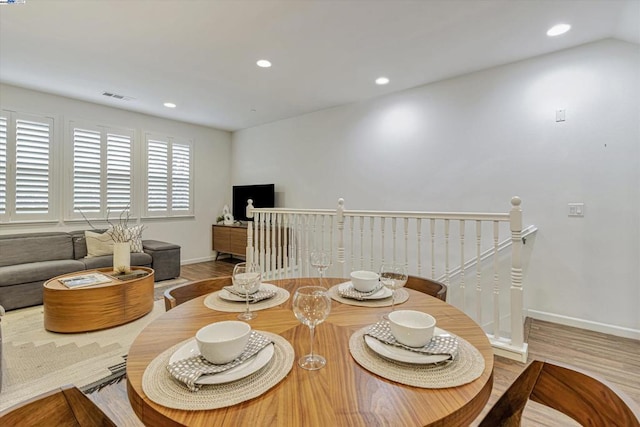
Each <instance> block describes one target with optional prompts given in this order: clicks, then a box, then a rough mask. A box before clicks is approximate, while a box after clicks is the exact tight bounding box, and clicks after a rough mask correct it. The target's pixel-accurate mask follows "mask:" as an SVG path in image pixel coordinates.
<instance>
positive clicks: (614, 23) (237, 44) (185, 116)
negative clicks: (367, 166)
mask: <svg viewBox="0 0 640 427" xmlns="http://www.w3.org/2000/svg"><path fill="white" fill-rule="evenodd" d="M558 22H567V23H569V24H571V25H572V27H573V28H572V30H571V31H570V32H569V33H567V34H565V35H563V36H559V37H556V38H549V37H547V36H546V34H545V33H546V30H547V29H548V28H549V27H550V26H552V25H553V24H556V23H558ZM608 37H615V38H619V39H622V40H626V41H630V42H634V43H639V44H640V0H629V1H618V0H553V1H552V0H423V1H403V0H386V1H385V0H341V1H340V0H332V1H330V0H298V1H294V0H290V1H269V0H263V1H259V0H254V1H241V0H238V1H223V0H210V1H204V0H202V1H200V0H182V1H179V0H157V1H151V0H128V1H125V0H112V1H106V0H102V1H99V0H84V1H78V0H26V4H23V5H0V82H3V83H7V84H11V85H16V86H22V87H27V88H31V89H36V90H42V91H45V92H51V93H55V94H59V95H64V96H68V97H71V98H77V99H81V100H85V101H91V102H95V103H99V104H105V105H110V106H113V107H117V108H124V109H127V110H132V111H138V112H143V113H147V114H151V115H156V116H161V117H167V118H172V119H176V120H181V121H186V122H190V123H196V124H202V125H206V126H211V127H215V128H219V129H225V130H230V131H233V130H237V129H242V128H246V127H251V126H255V125H258V124H263V123H268V122H271V121H275V120H279V119H283V118H287V117H293V116H297V115H300V114H304V113H308V112H312V111H316V110H320V109H324V108H329V107H333V106H337V105H341V104H345V103H351V102H357V101H361V100H365V99H369V98H372V97H376V96H379V95H382V94H386V93H390V92H395V91H399V90H403V89H408V88H411V87H415V86H420V85H423V84H426V83H429V82H433V81H437V80H442V79H445V78H448V77H452V76H456V75H460V74H465V73H469V72H472V71H477V70H481V69H485V68H489V67H493V66H496V65H500V64H505V63H509V62H513V61H517V60H521V59H524V58H529V57H532V56H535V55H540V54H544V53H549V52H553V51H557V50H560V49H565V48H568V47H571V46H576V45H580V44H583V43H588V42H592V41H595V40H599V39H603V38H608ZM261 58H266V59H269V60H270V61H271V62H272V63H273V67H271V68H269V69H261V68H258V67H257V66H256V65H255V62H256V60H258V59H261ZM382 75H384V76H387V77H389V78H390V79H391V83H390V84H388V85H386V86H377V85H375V84H374V80H375V78H377V77H379V76H382ZM104 91H108V92H113V93H116V94H120V95H125V96H128V97H132V98H134V99H132V100H129V101H124V100H115V99H113V98H107V97H105V96H103V95H102V93H103V92H104ZM165 101H171V102H174V103H176V104H177V105H178V108H176V109H167V108H165V107H163V105H162V104H163V102H165ZM252 110H254V111H252Z"/></svg>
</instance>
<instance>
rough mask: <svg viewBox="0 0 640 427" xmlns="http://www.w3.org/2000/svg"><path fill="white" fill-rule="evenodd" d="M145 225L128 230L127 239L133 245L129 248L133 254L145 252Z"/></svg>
mask: <svg viewBox="0 0 640 427" xmlns="http://www.w3.org/2000/svg"><path fill="white" fill-rule="evenodd" d="M143 227H144V226H143V225H142V224H140V225H136V226H135V227H129V228H128V229H127V237H128V238H129V241H130V242H131V244H130V245H129V247H130V248H131V252H144V251H143V250H142V230H143Z"/></svg>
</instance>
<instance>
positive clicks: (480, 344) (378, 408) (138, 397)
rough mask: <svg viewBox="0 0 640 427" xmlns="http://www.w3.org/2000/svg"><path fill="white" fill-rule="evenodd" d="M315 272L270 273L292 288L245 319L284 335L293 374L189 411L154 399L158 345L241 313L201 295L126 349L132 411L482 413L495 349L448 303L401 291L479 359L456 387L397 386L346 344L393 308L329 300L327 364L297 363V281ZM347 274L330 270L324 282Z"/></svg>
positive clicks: (461, 420)
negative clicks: (150, 374) (148, 383)
mask: <svg viewBox="0 0 640 427" xmlns="http://www.w3.org/2000/svg"><path fill="white" fill-rule="evenodd" d="M319 280H320V279H317V278H296V279H283V280H270V281H269V283H272V284H274V285H277V286H279V287H282V288H284V289H286V290H287V291H289V292H290V293H291V298H289V299H288V300H287V301H286V302H285V303H283V304H281V305H279V306H277V307H273V308H269V309H266V310H261V311H258V312H257V313H258V317H257V318H255V319H253V320H251V321H250V322H249V323H250V324H251V326H252V328H253V329H255V330H262V331H268V332H271V333H275V334H278V335H280V336H282V337H283V338H285V339H286V340H287V341H288V342H289V343H291V345H292V346H293V348H294V351H295V354H296V362H294V365H293V368H292V369H291V371H290V372H289V374H288V375H287V376H286V378H284V379H283V380H282V381H281V382H280V383H278V384H277V385H276V386H275V387H273V388H271V389H270V390H268V391H267V392H266V393H264V394H262V395H261V396H259V397H257V398H254V399H251V400H248V401H245V402H242V403H239V404H236V405H233V406H229V407H225V408H220V409H214V410H199V411H187V410H178V409H171V408H168V407H165V406H162V405H159V404H157V403H154V402H153V401H151V400H150V399H149V398H148V397H147V396H146V395H145V393H144V391H143V388H142V377H143V373H144V371H145V369H146V368H147V366H148V365H149V363H150V362H152V361H153V359H154V358H156V357H157V356H158V355H159V354H160V353H162V352H164V351H165V350H167V349H168V348H170V347H171V346H173V345H175V344H177V343H179V342H181V341H184V340H186V339H188V338H190V337H193V336H195V333H196V331H197V330H198V329H200V328H201V327H203V326H205V325H207V324H209V323H213V322H217V321H222V320H232V319H235V318H236V316H237V314H238V313H229V312H221V311H215V310H212V309H210V308H208V307H206V306H205V304H204V300H205V297H206V296H202V297H198V298H195V299H192V300H190V301H187V302H185V303H183V304H181V305H178V306H177V307H175V308H173V309H171V310H169V311H168V312H166V313H164V314H163V315H161V316H160V317H158V318H157V319H155V320H154V321H153V322H151V323H150V324H149V325H148V326H147V327H146V328H145V329H144V330H143V331H142V332H141V333H140V335H138V337H137V338H136V340H135V341H134V343H133V344H132V346H131V348H130V351H129V354H128V357H127V391H128V395H129V401H130V402H131V405H132V407H133V410H134V411H135V413H136V415H137V416H138V417H139V418H140V420H142V422H143V423H144V424H145V425H148V426H174V425H189V426H205V425H207V426H244V425H265V426H377V425H384V426H389V425H396V426H466V425H469V424H470V423H471V422H472V421H473V420H474V419H475V418H476V417H477V416H478V414H479V413H480V412H481V411H482V409H483V407H484V406H485V404H486V402H487V401H488V399H489V396H490V394H491V389H492V386H493V351H492V348H491V345H490V343H489V340H488V339H487V336H486V334H485V333H484V331H483V330H482V329H481V328H480V326H478V324H477V323H475V322H474V321H473V320H472V319H471V318H469V317H468V316H467V315H465V314H464V313H463V312H462V311H460V310H458V309H457V308H455V307H454V306H452V305H450V304H447V303H445V302H443V301H441V300H439V299H436V298H433V297H431V296H429V295H426V294H423V293H420V292H417V291H415V290H412V289H406V291H408V292H409V299H408V300H407V301H406V302H404V303H402V304H400V305H398V306H397V309H413V310H420V311H424V312H428V313H430V314H431V315H433V316H434V317H435V318H436V320H437V324H438V327H440V328H442V329H445V330H447V331H449V332H450V333H453V334H455V335H458V336H459V337H462V338H464V339H465V340H467V341H468V342H469V343H470V344H471V345H473V346H474V347H475V348H476V349H477V350H478V351H479V352H480V353H481V354H482V357H483V358H484V371H483V372H482V374H481V375H480V377H479V378H477V379H475V380H473V381H472V382H470V383H467V384H465V385H462V386H458V387H449V388H436V389H427V388H420V387H412V386H407V385H403V384H399V383H396V382H393V381H390V380H387V379H385V378H382V377H380V376H378V375H376V374H373V373H371V372H369V371H368V370H366V369H364V368H363V367H361V366H360V365H359V364H358V363H357V362H356V361H355V360H354V359H353V358H352V356H351V354H350V352H349V338H350V336H351V335H352V334H353V333H354V332H356V331H357V330H359V329H361V328H363V327H365V326H367V325H371V324H374V323H376V322H377V321H378V320H379V319H380V317H381V315H382V314H384V313H386V312H388V311H389V307H359V306H353V305H347V304H342V303H340V302H337V301H332V307H331V314H330V315H329V317H328V318H327V320H326V321H325V322H324V323H322V324H320V325H319V326H318V327H317V328H316V334H315V345H314V350H315V352H316V353H318V354H321V355H323V356H324V357H325V358H326V360H327V364H326V366H325V367H324V368H322V369H320V370H317V371H307V370H304V369H302V368H300V367H298V365H297V359H298V357H300V356H302V355H304V354H307V353H308V352H309V339H310V337H309V328H308V327H307V326H304V325H302V324H301V323H300V322H299V321H298V320H297V319H296V318H295V316H294V314H293V311H292V308H291V307H292V305H291V300H292V297H293V293H294V292H295V290H296V288H298V287H301V286H309V285H319V284H320V282H319ZM344 281H345V279H338V278H328V279H323V280H322V285H323V286H326V287H327V288H329V287H330V286H333V285H335V284H338V283H341V282H344Z"/></svg>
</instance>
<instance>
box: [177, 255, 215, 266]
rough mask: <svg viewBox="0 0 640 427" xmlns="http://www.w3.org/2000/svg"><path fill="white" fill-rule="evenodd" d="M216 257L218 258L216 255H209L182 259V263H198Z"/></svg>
mask: <svg viewBox="0 0 640 427" xmlns="http://www.w3.org/2000/svg"><path fill="white" fill-rule="evenodd" d="M215 259H216V257H214V256H208V257H203V258H192V259H183V260H182V261H180V265H189V264H197V263H199V262H207V261H213V260H215Z"/></svg>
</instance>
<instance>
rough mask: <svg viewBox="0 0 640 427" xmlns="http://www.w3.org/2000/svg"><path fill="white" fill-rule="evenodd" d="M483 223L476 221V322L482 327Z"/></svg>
mask: <svg viewBox="0 0 640 427" xmlns="http://www.w3.org/2000/svg"><path fill="white" fill-rule="evenodd" d="M481 256H482V221H476V316H477V317H476V320H477V321H478V323H479V324H480V325H482V282H481V279H482V265H481V262H480V257H481Z"/></svg>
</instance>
